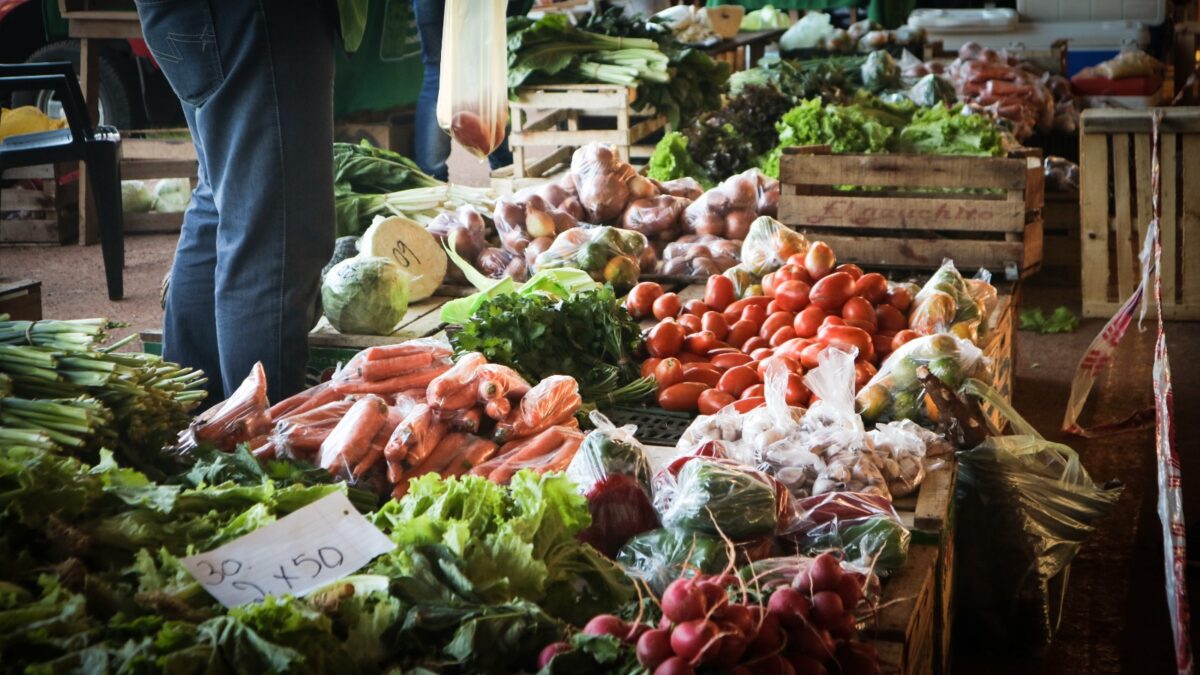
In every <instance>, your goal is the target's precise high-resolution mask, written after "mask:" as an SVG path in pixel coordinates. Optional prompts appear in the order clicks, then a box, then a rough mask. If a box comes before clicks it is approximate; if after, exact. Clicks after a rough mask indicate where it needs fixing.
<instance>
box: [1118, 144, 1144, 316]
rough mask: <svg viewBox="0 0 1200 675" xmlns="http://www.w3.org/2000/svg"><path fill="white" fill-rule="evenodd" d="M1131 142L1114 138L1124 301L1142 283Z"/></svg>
mask: <svg viewBox="0 0 1200 675" xmlns="http://www.w3.org/2000/svg"><path fill="white" fill-rule="evenodd" d="M1130 140H1131V139H1130V137H1129V134H1114V135H1113V137H1112V172H1113V207H1114V208H1115V209H1116V211H1115V213H1114V215H1113V225H1114V230H1115V232H1116V237H1117V294H1118V295H1119V296H1120V297H1121V298H1127V297H1129V295H1130V294H1131V293H1133V289H1134V288H1135V287H1136V286H1137V279H1138V275H1137V273H1136V272H1135V265H1136V260H1137V253H1136V252H1135V251H1134V249H1133V245H1132V243H1131V242H1132V239H1131V238H1130V234H1131V233H1132V230H1133V219H1132V216H1131V215H1130V212H1129V211H1130V208H1132V207H1133V206H1134V204H1133V203H1132V199H1133V196H1132V195H1131V194H1130V187H1129V180H1130V178H1131V176H1130V173H1129V172H1130V169H1129V152H1130V148H1129V145H1130Z"/></svg>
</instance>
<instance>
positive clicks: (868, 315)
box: [842, 296, 875, 333]
mask: <svg viewBox="0 0 1200 675" xmlns="http://www.w3.org/2000/svg"><path fill="white" fill-rule="evenodd" d="M842 318H843V319H845V320H846V322H847V323H849V322H850V320H851V319H853V320H855V321H865V322H866V323H869V324H871V330H869V331H867V332H868V333H874V332H875V330H874V329H875V307H873V306H872V305H871V301H870V300H867V299H866V298H862V297H859V296H854V297H853V298H850V299H849V300H847V301H846V304H844V305H842Z"/></svg>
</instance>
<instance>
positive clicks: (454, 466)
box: [442, 436, 496, 478]
mask: <svg viewBox="0 0 1200 675" xmlns="http://www.w3.org/2000/svg"><path fill="white" fill-rule="evenodd" d="M467 438H470V439H474V440H472V441H471V442H470V443H469V444H468V445H466V446H465V447H464V448H463V450H462V452H460V453H459V454H457V455H455V456H454V458H453V459H452V460H451V461H450V464H449V465H447V466H446V468H445V469H444V470H443V471H442V476H444V477H447V478H448V477H450V476H461V475H463V474H464V473H466V472H467V471H469V470H471V469H473V468H475V467H476V466H479V465H480V464H483V463H484V462H486V461H487V460H489V459H491V457H492V455H494V454H496V444H495V443H493V442H491V441H489V440H487V439H486V438H479V437H478V436H468V437H467Z"/></svg>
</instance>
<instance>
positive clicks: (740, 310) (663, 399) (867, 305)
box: [625, 242, 918, 415]
mask: <svg viewBox="0 0 1200 675" xmlns="http://www.w3.org/2000/svg"><path fill="white" fill-rule="evenodd" d="M759 289H760V287H758V286H755V287H752V290H753V291H755V292H759ZM916 290H917V289H916V287H915V286H914V285H910V284H890V283H889V282H888V280H887V279H886V278H885V277H884V276H883V275H881V274H877V273H870V274H867V273H864V272H863V270H862V269H861V268H859V267H858V266H857V265H854V264H843V265H837V259H836V257H835V256H834V253H833V250H832V249H830V248H829V246H828V245H827V244H825V243H824V242H814V243H813V244H812V245H811V246H810V247H809V248H808V251H807V252H806V253H805V254H803V255H801V254H799V253H797V254H796V255H793V256H792V257H791V258H789V259H788V262H787V263H786V264H785V265H783V266H782V267H780V268H779V269H778V270H775V271H774V272H771V273H769V274H767V275H766V276H765V277H763V279H762V284H761V294H760V295H748V296H746V297H743V298H741V299H738V298H737V297H736V293H735V289H734V283H733V281H732V280H731V279H729V278H728V277H725V276H722V275H715V276H711V277H709V278H708V283H707V285H706V287H705V293H704V299H703V300H689V301H688V302H687V303H682V302H681V301H680V298H679V296H678V295H677V294H675V293H667V292H664V290H663V288H662V286H660V285H658V284H656V283H653V282H643V283H640V284H638V285H637V286H634V288H633V290H632V291H630V293H629V296H628V297H627V298H626V301H625V307H626V309H628V310H629V313H630V314H631V315H632V316H633V317H634V318H636V319H647V318H651V317H653V318H655V319H658V323H657V324H656V325H655V326H654V327H653V328H652V329H650V331H649V333H648V334H647V337H646V347H647V350H648V351H649V353H650V358H648V359H647V360H646V361H645V362H644V363H643V364H642V375H643V376H653V377H654V378H655V379H656V380H657V381H658V404H659V405H660V406H661V407H663V408H665V409H667V410H678V411H686V412H696V411H699V412H700V413H703V414H706V415H711V414H713V413H715V412H716V411H718V410H720V409H721V408H723V407H725V406H726V405H729V404H733V403H735V402H736V404H737V409H738V410H739V411H741V412H746V411H748V410H752V409H754V408H756V407H758V406H759V405H762V404H763V403H764V398H763V373H764V368H765V363H766V361H767V359H770V358H779V359H783V360H784V363H786V364H787V366H788V370H789V371H790V372H791V375H790V376H789V379H788V384H787V402H788V404H789V405H793V406H804V405H807V404H808V402H809V399H810V398H811V393H810V392H809V391H808V389H807V388H806V387H805V386H804V383H803V380H802V376H803V374H804V372H805V371H806V370H808V369H810V368H815V367H816V366H817V356H818V354H820V353H821V351H822V350H823V349H825V348H826V347H830V346H835V347H838V348H840V349H843V350H846V351H851V350H853V351H854V352H855V353H856V354H857V361H856V364H855V375H856V377H855V380H856V385H857V386H858V387H861V386H862V385H864V384H866V382H867V381H868V380H870V379H871V376H873V375H874V374H875V371H876V366H877V365H878V364H880V363H882V361H883V359H884V358H886V357H887V355H888V354H891V353H892V351H894V350H895V349H896V348H898V347H899V346H900V345H902V344H904V343H905V342H908V341H909V340H912V339H913V338H915V337H918V335H917V333H916V332H914V331H912V330H909V329H908V311H909V308H910V305H911V304H912V298H913V295H914V294H915V293H916Z"/></svg>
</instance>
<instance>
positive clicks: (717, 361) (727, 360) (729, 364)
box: [712, 352, 754, 370]
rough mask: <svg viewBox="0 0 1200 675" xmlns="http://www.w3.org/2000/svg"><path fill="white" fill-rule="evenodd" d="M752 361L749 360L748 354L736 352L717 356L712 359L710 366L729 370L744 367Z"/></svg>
mask: <svg viewBox="0 0 1200 675" xmlns="http://www.w3.org/2000/svg"><path fill="white" fill-rule="evenodd" d="M753 360H754V359H752V358H750V356H749V355H748V354H743V353H741V352H737V353H730V354H717V355H716V356H714V357H712V364H713V365H714V366H716V367H717V368H720V369H721V370H729V369H730V368H734V367H736V366H744V365H746V364H747V363H750V362H751V361H753Z"/></svg>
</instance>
